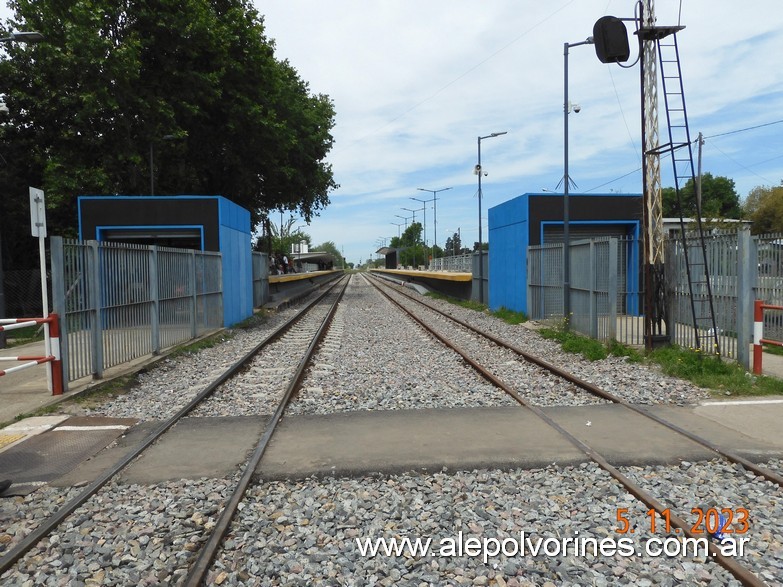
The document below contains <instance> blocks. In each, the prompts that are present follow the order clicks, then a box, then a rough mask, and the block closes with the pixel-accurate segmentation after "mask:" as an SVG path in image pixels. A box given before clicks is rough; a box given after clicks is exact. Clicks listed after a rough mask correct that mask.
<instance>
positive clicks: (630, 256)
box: [527, 238, 644, 344]
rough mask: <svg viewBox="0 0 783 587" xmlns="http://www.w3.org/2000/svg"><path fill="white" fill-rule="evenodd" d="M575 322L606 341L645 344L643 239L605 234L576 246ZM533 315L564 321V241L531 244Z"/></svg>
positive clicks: (573, 271) (573, 258) (530, 308)
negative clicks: (640, 252)
mask: <svg viewBox="0 0 783 587" xmlns="http://www.w3.org/2000/svg"><path fill="white" fill-rule="evenodd" d="M570 252H571V263H570V268H571V271H570V274H571V276H570V284H571V315H570V316H569V317H568V321H569V327H570V328H572V329H574V330H576V331H577V332H580V333H582V334H585V335H587V336H591V337H593V338H597V339H600V340H609V339H616V340H620V341H622V342H624V343H626V344H642V342H643V335H644V329H643V323H642V319H641V316H640V310H641V301H642V288H641V282H640V280H641V272H640V271H639V263H638V243H637V242H636V241H635V240H634V239H630V238H629V239H618V238H602V239H592V240H579V241H573V242H571V245H570ZM527 267H528V273H527V282H528V303H527V311H528V315H529V317H530V318H531V319H533V320H548V319H552V320H557V321H562V320H563V319H564V318H565V317H564V316H563V297H564V296H563V244H562V243H553V244H545V245H536V246H531V247H528V258H527Z"/></svg>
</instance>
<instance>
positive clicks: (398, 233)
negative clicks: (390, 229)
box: [389, 214, 407, 240]
mask: <svg viewBox="0 0 783 587" xmlns="http://www.w3.org/2000/svg"><path fill="white" fill-rule="evenodd" d="M395 216H396V214H395ZM400 218H402V216H400ZM389 224H393V225H394V226H396V227H397V239H398V240H399V239H400V238H402V236H401V235H400V226H402V222H389ZM406 224H407V221H406Z"/></svg>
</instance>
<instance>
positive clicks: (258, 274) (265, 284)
mask: <svg viewBox="0 0 783 587" xmlns="http://www.w3.org/2000/svg"><path fill="white" fill-rule="evenodd" d="M268 301H269V254H268V253H259V252H256V251H253V307H254V308H260V307H261V306H263V305H264V304H265V303H267V302H268Z"/></svg>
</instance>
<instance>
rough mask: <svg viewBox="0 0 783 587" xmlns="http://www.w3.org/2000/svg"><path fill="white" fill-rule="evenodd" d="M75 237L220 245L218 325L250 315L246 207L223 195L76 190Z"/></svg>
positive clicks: (179, 245)
mask: <svg viewBox="0 0 783 587" xmlns="http://www.w3.org/2000/svg"><path fill="white" fill-rule="evenodd" d="M78 207H79V238H80V239H82V240H97V241H110V242H125V243H134V244H146V245H149V244H156V245H161V246H167V247H177V248H184V249H196V250H201V251H220V253H221V254H222V263H223V267H222V279H223V326H231V325H233V324H236V323H237V322H241V321H242V320H244V319H245V318H248V317H249V316H252V315H253V265H252V249H251V227H250V212H249V211H247V210H246V209H244V208H242V207H241V206H238V205H236V204H234V203H233V202H232V201H230V200H228V199H226V198H224V197H222V196H80V197H79V200H78Z"/></svg>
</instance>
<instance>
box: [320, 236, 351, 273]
mask: <svg viewBox="0 0 783 587" xmlns="http://www.w3.org/2000/svg"><path fill="white" fill-rule="evenodd" d="M314 250H316V251H323V252H324V253H330V254H331V255H332V256H333V257H334V266H335V267H345V265H346V263H345V259H344V258H343V255H342V253H340V251H339V250H337V245H335V244H334V243H333V242H332V241H326V242H325V243H321V244H320V245H318V246H317V247H315V249H314Z"/></svg>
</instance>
